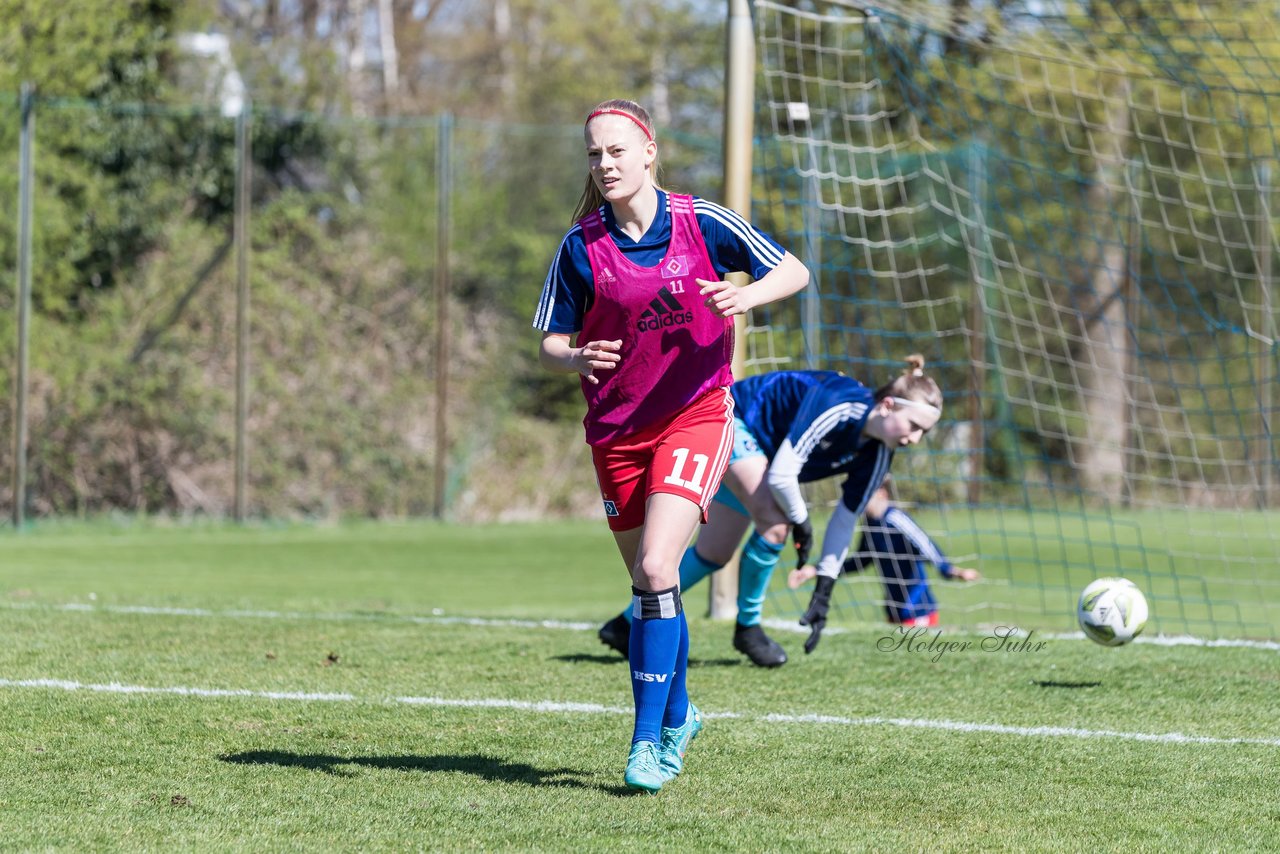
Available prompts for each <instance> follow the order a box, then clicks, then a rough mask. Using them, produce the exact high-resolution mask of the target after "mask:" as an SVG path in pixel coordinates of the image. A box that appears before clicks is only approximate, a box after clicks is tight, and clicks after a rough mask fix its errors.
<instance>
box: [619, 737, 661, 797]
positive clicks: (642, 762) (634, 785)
mask: <svg viewBox="0 0 1280 854" xmlns="http://www.w3.org/2000/svg"><path fill="white" fill-rule="evenodd" d="M624 779H625V780H626V782H627V788H629V789H643V790H644V791H646V792H657V791H658V790H659V789H661V788H662V784H663V783H665V782H666V781H667V777H666V776H665V775H664V774H663V773H662V766H661V765H660V764H659V763H658V746H657V745H656V744H654V743H653V742H652V741H637V742H636V743H635V744H633V745H631V755H630V756H628V757H627V773H626V775H625V776H624Z"/></svg>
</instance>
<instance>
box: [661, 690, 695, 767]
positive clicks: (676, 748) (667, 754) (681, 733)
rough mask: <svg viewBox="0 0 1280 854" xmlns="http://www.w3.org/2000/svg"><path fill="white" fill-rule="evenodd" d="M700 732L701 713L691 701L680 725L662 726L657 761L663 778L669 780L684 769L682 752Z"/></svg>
mask: <svg viewBox="0 0 1280 854" xmlns="http://www.w3.org/2000/svg"><path fill="white" fill-rule="evenodd" d="M700 732H702V713H701V712H699V711H698V707H697V706H695V705H694V704H693V703H690V704H689V711H688V714H686V715H685V719H684V723H683V724H681V725H680V726H664V727H663V728H662V744H661V745H660V746H659V747H658V763H659V765H660V766H661V768H662V774H663V777H662V779H663V780H670V779H671V778H672V777H675V776H676V775H677V774H679V773H680V772H681V771H683V770H684V753H685V751H686V750H688V749H689V742H691V741H693V740H694V739H695V738H697V737H698V733H700Z"/></svg>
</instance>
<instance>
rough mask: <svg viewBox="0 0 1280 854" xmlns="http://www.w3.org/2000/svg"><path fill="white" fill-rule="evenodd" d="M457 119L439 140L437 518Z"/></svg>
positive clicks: (437, 511) (446, 119) (444, 445)
mask: <svg viewBox="0 0 1280 854" xmlns="http://www.w3.org/2000/svg"><path fill="white" fill-rule="evenodd" d="M452 147H453V116H452V115H451V114H449V113H444V114H443V115H441V116H440V123H439V133H438V134H437V139H436V460H435V462H436V469H435V483H434V486H435V501H434V505H433V510H434V515H435V517H436V518H437V519H440V518H443V517H444V513H445V498H446V496H445V484H446V483H447V481H448V465H449V419H448V417H447V413H448V408H449V217H450V216H451V215H452V214H451V211H450V205H449V203H450V196H451V195H452V193H453V162H452V158H451V157H450V149H451V148H452Z"/></svg>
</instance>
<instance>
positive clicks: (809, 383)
mask: <svg viewBox="0 0 1280 854" xmlns="http://www.w3.org/2000/svg"><path fill="white" fill-rule="evenodd" d="M731 391H732V394H733V398H734V414H735V415H736V416H737V417H738V418H741V419H742V421H743V423H745V424H746V425H747V429H749V430H750V431H751V434H752V435H753V436H754V437H755V439H756V442H757V443H759V445H760V449H761V450H762V451H764V454H765V456H766V457H768V459H769V461H770V463H771V464H772V463H773V460H774V457H775V455H777V453H778V450H779V448H781V447H782V446H783V444H784V443H786V442H790V446H791V448H792V450H793V451H794V455H795V458H796V459H797V460H798V461H799V463H800V465H799V470H798V472H797V473H796V479H797V480H798V481H799V482H800V483H811V482H813V481H816V480H822V479H824V478H828V477H834V476H836V475H840V474H843V475H845V476H846V477H845V480H844V483H843V485H842V487H841V503H842V504H843V505H845V506H846V507H847V508H848V509H849V510H850V511H851V512H852V513H854V514H855V515H856V514H859V513H861V512H862V508H863V507H865V506H866V502H867V499H868V498H869V497H870V496H871V493H873V492H874V491H875V490H876V488H877V487H878V486H879V485H880V482H881V481H882V480H883V479H884V475H885V473H886V472H888V471H889V465H890V463H891V462H892V461H893V451H892V450H891V449H890V448H889V447H888V446H886V445H885V444H884V443H882V442H880V441H878V440H876V439H872V438H870V437H867V436H863V435H862V429H863V427H865V426H866V423H867V417H868V416H869V415H870V414H871V410H872V409H873V408H875V405H876V400H875V393H874V392H873V391H872V390H871V389H869V388H867V387H866V386H864V385H863V384H862V383H860V382H858V381H857V380H855V379H851V378H850V377H847V376H845V375H844V374H841V373H837V372H836V371H775V372H773V373H769V374H761V375H759V376H755V377H748V378H747V379H743V380H739V381H738V382H736V383H734V384H733V387H732V389H731ZM845 544H846V546H847V545H848V540H846V541H845Z"/></svg>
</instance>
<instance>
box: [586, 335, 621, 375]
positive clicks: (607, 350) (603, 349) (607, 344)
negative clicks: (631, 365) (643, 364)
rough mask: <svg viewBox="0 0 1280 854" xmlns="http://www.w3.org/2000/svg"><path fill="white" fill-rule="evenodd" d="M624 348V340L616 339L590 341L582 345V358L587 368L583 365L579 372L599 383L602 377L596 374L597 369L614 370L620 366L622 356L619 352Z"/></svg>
mask: <svg viewBox="0 0 1280 854" xmlns="http://www.w3.org/2000/svg"><path fill="white" fill-rule="evenodd" d="M621 349H622V340H621V339H618V340H616V341H588V342H587V343H586V344H585V345H583V347H582V355H581V360H582V361H583V362H585V363H586V366H585V367H586V370H583V368H582V367H579V368H578V373H580V374H582V375H583V376H584V377H586V378H587V382H589V383H591V384H592V385H599V384H600V378H599V377H597V376H596V375H595V372H596V371H612V370H613V369H614V368H616V367H618V362H620V361H622V356H621V355H620V354H619V353H618V351H619V350H621Z"/></svg>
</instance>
